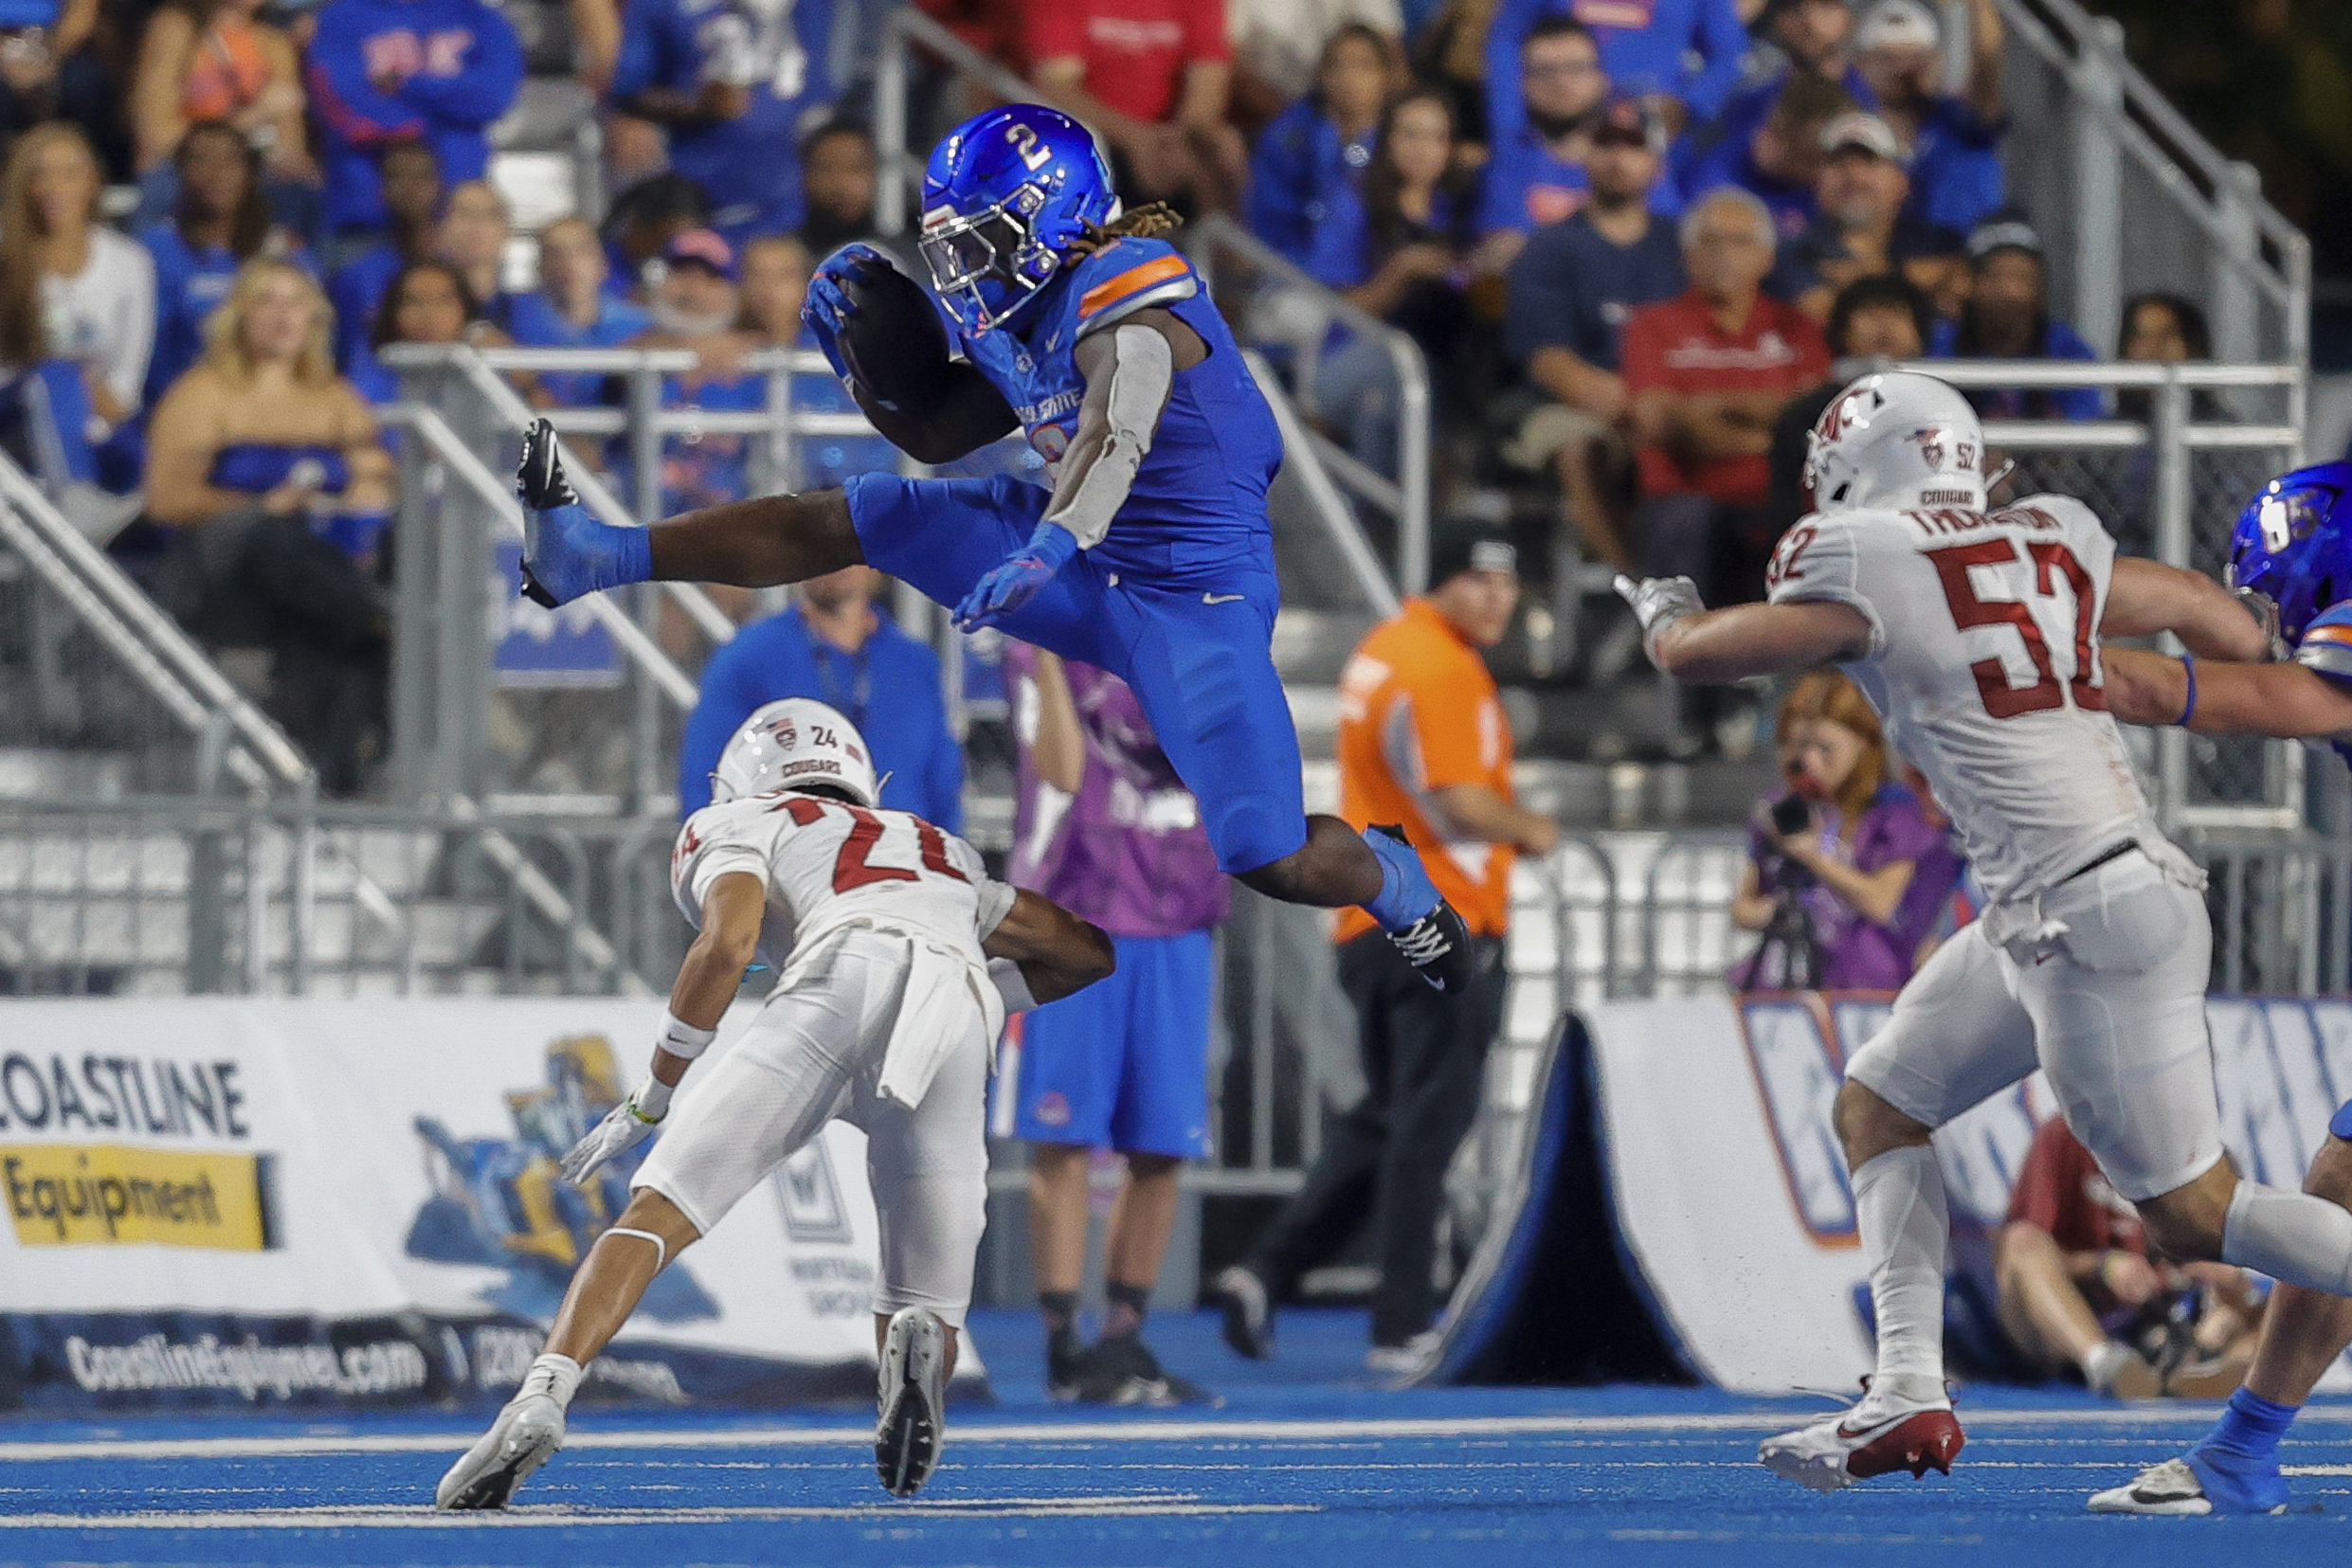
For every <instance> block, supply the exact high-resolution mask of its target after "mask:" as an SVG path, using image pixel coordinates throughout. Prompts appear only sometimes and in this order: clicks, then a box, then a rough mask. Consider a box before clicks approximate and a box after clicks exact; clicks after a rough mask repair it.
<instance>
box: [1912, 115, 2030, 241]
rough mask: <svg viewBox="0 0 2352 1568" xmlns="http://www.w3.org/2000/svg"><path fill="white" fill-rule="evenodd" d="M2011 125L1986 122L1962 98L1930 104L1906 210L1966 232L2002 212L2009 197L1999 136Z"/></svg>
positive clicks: (1914, 151) (1923, 119)
mask: <svg viewBox="0 0 2352 1568" xmlns="http://www.w3.org/2000/svg"><path fill="white" fill-rule="evenodd" d="M2008 129H2009V127H2008V124H2007V122H2006V121H2003V122H2002V123H2000V124H1998V125H1996V124H1991V123H1988V122H1987V121H1986V120H1985V119H1984V117H1982V116H1981V115H1979V114H1978V113H1977V112H1976V110H1974V109H1973V108H1971V107H1969V105H1968V104H1967V102H1966V101H1965V100H1963V99H1957V98H1940V99H1936V100H1935V101H1934V102H1933V103H1931V104H1930V105H1928V108H1927V114H1926V115H1924V116H1922V117H1921V118H1920V122H1919V135H1918V138H1917V145H1916V146H1915V147H1913V148H1912V150H1911V199H1910V200H1909V202H1907V203H1905V204H1904V210H1905V212H1907V213H1908V214H1909V215H1910V216H1912V217H1915V218H1919V219H1922V220H1924V221H1925V222H1927V223H1931V224H1941V225H1944V226H1945V228H1954V229H1958V230H1959V231H1960V232H1961V233H1963V234H1965V233H1967V232H1968V231H1969V230H1970V229H1972V228H1974V227H1976V226H1977V225H1979V224H1981V223H1982V222H1983V221H1984V220H1985V219H1986V218H1988V217H1990V216H1992V215H1993V214H1994V213H1996V212H1998V211H1999V210H2000V207H2001V204H2002V203H2003V202H2004V201H2005V200H2006V199H2007V187H2006V186H2005V184H2004V183H2003V181H2002V176H2001V170H2000V138H2001V137H2002V135H2005V134H2006V133H2007V132H2008Z"/></svg>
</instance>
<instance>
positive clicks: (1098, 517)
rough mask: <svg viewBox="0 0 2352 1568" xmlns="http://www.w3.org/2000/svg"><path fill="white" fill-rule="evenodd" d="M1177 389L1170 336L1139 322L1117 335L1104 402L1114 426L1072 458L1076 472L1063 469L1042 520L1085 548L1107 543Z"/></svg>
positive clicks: (1123, 328) (1117, 332)
mask: <svg viewBox="0 0 2352 1568" xmlns="http://www.w3.org/2000/svg"><path fill="white" fill-rule="evenodd" d="M1175 385H1176V356H1175V353H1174V351H1172V350H1170V349H1169V348H1168V344H1167V338H1165V337H1163V336H1161V335H1160V333H1157V332H1154V331H1153V330H1152V329H1151V328H1149V327H1146V326H1142V325H1140V324H1136V323H1128V324H1125V325H1122V326H1120V327H1118V328H1117V329H1116V330H1115V331H1113V333H1112V334H1111V393H1110V396H1109V397H1108V398H1107V399H1106V400H1105V401H1106V403H1107V404H1108V407H1109V423H1110V428H1109V430H1108V431H1106V432H1105V434H1104V438H1103V442H1102V444H1101V445H1100V446H1098V447H1095V448H1093V449H1092V450H1091V451H1090V452H1088V453H1085V454H1081V455H1078V456H1076V457H1074V458H1072V459H1071V460H1070V462H1071V463H1072V465H1073V466H1074V467H1075V468H1076V474H1075V475H1073V474H1072V473H1071V472H1070V471H1069V470H1067V469H1065V470H1064V472H1063V474H1062V476H1061V482H1060V483H1058V484H1057V485H1056V486H1055V488H1054V502H1053V505H1052V506H1050V507H1048V508H1047V509H1046V512H1045V515H1044V517H1043V519H1042V520H1043V521H1045V522H1049V523H1057V524H1059V525H1060V526H1061V527H1063V528H1066V529H1068V530H1069V531H1070V532H1071V534H1072V535H1073V536H1074V537H1075V538H1076V540H1077V542H1078V548H1079V549H1080V550H1092V549H1093V548H1094V547H1095V546H1096V545H1098V544H1100V543H1102V539H1103V535H1104V534H1106V533H1108V532H1111V519H1112V518H1113V516H1114V515H1115V514H1117V513H1118V510H1119V508H1120V507H1122V506H1124V505H1126V504H1127V493H1128V491H1129V490H1130V489H1131V488H1132V487H1133V485H1134V483H1135V474H1136V471H1137V470H1138V469H1140V468H1142V467H1143V463H1144V457H1145V455H1146V454H1147V453H1149V451H1150V450H1151V438H1152V435H1153V433H1154V432H1155V431H1157V430H1158V428H1159V424H1160V410H1161V409H1163V408H1165V407H1167V398H1168V393H1169V392H1170V390H1172V389H1173V388H1174V387H1175ZM1083 418H1084V416H1083V415H1081V416H1080V419H1081V422H1082V421H1083Z"/></svg>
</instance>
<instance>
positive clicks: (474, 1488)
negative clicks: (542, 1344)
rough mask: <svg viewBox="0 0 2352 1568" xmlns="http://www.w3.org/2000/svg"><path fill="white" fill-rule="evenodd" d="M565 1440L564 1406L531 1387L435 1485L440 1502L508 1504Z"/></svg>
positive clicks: (441, 1505)
mask: <svg viewBox="0 0 2352 1568" xmlns="http://www.w3.org/2000/svg"><path fill="white" fill-rule="evenodd" d="M563 1446H564V1407H563V1406H561V1405H559V1404H557V1403H556V1402H555V1399H554V1397H553V1396H552V1395H549V1394H546V1393H542V1392H539V1391H537V1390H534V1389H529V1388H526V1389H525V1390H524V1391H523V1392H522V1393H520V1394H517V1395H516V1396H515V1397H514V1398H512V1399H509V1400H508V1401H507V1402H506V1407H505V1408H504V1409H502V1410H500V1411H499V1412H498V1419H497V1420H495V1421H493V1422H491V1423H490V1430H489V1431H488V1432H486V1433H482V1435H481V1440H480V1441H479V1442H478V1443H476V1444H475V1445H474V1446H473V1447H472V1448H470V1449H467V1450H466V1451H465V1454H464V1456H463V1457H462V1458H461V1459H460V1460H459V1461H458V1462H457V1463H456V1464H454V1465H452V1466H450V1467H449V1473H448V1474H446V1475H444V1476H443V1477H442V1478H441V1485H440V1486H438V1487H434V1488H433V1506H434V1507H436V1508H503V1507H505V1506H506V1503H507V1499H508V1498H510V1497H513V1496H514V1495H515V1488H516V1487H519V1486H521V1485H522V1484H523V1480H524V1478H525V1477H527V1476H529V1475H530V1474H531V1472H532V1471H533V1470H535V1469H538V1468H539V1467H540V1466H541V1465H544V1464H546V1463H547V1462H548V1460H549V1459H551V1458H552V1457H553V1456H554V1453H555V1451H556V1450H558V1449H560V1448H562V1447H563Z"/></svg>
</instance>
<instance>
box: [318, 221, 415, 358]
mask: <svg viewBox="0 0 2352 1568" xmlns="http://www.w3.org/2000/svg"><path fill="white" fill-rule="evenodd" d="M402 265H403V263H402V261H401V259H400V252H398V251H396V250H394V249H393V248H392V247H391V246H389V245H378V246H376V247H375V248H374V249H373V250H371V251H368V252H367V253H365V254H364V255H362V256H360V257H358V258H357V259H355V260H353V261H347V262H345V263H344V264H343V265H341V266H339V267H337V268H335V276H334V277H332V278H330V279H327V303H329V304H331V305H333V306H334V307H335V365H336V366H337V367H338V368H339V369H341V370H342V371H343V373H344V374H345V375H352V374H353V373H354V367H356V366H357V365H358V363H359V361H360V360H361V359H362V358H364V357H367V356H368V340H369V339H370V338H371V336H373V335H374V333H375V312H376V307H377V306H378V305H381V304H382V303H383V302H384V291H385V290H387V289H389V288H390V287H391V286H392V279H395V278H397V277H399V276H400V269H401V266H402Z"/></svg>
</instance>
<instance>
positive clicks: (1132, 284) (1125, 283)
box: [1078, 256, 1185, 320]
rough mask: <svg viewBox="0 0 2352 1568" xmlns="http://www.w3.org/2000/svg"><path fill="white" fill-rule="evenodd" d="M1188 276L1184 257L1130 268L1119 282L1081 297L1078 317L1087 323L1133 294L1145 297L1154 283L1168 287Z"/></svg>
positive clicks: (1110, 282)
mask: <svg viewBox="0 0 2352 1568" xmlns="http://www.w3.org/2000/svg"><path fill="white" fill-rule="evenodd" d="M1184 273H1185V259H1184V258H1183V257H1181V256H1162V257H1160V258H1158V259H1157V260H1155V261H1146V262H1145V263H1144V264H1143V265H1141V266H1137V267H1130V268H1128V269H1127V270H1126V271H1125V272H1122V273H1120V274H1119V275H1118V276H1117V277H1116V278H1113V279H1110V280H1108V281H1107V282H1101V283H1096V284H1095V286H1094V287H1093V288H1091V289H1088V290H1087V291H1086V292H1085V293H1084V294H1082V295H1080V296H1079V297H1078V317H1079V319H1080V320H1083V319H1085V318H1086V317H1087V316H1090V315H1095V314H1096V313H1097V312H1100V311H1104V310H1108V309H1109V308H1110V307H1112V306H1113V305H1115V304H1117V303H1118V302H1119V301H1120V300H1122V299H1124V298H1126V297H1128V296H1129V295H1131V294H1141V293H1142V292H1143V291H1144V290H1146V289H1148V288H1149V287H1151V285H1152V284H1154V283H1165V282H1167V280H1168V279H1171V278H1181V277H1183V276H1184Z"/></svg>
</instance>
